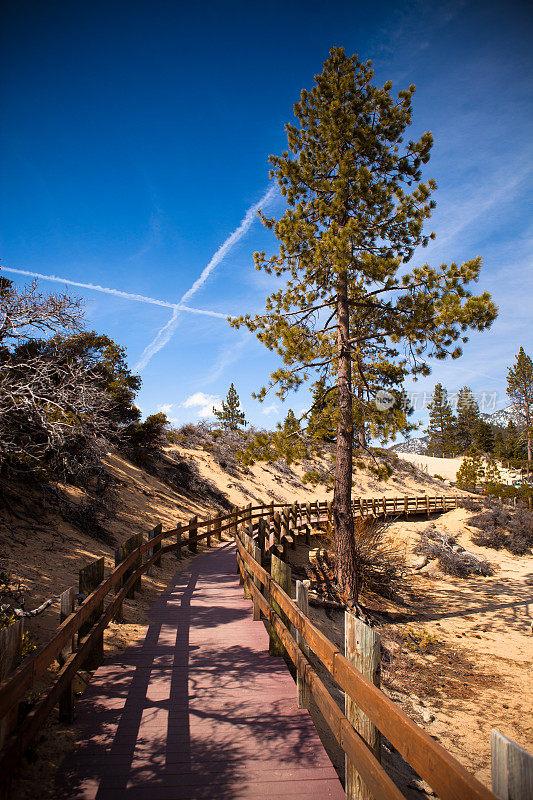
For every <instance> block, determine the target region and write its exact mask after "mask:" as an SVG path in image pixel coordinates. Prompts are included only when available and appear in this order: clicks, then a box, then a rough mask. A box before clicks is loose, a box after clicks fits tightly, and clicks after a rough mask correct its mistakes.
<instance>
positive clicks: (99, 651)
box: [78, 556, 104, 670]
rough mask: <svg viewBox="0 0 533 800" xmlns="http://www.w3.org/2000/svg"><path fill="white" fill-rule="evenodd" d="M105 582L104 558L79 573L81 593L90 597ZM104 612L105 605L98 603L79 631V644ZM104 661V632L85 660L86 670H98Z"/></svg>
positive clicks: (88, 565)
mask: <svg viewBox="0 0 533 800" xmlns="http://www.w3.org/2000/svg"><path fill="white" fill-rule="evenodd" d="M103 580H104V557H103V556H102V558H98V559H97V560H96V561H93V562H92V564H87V566H86V567H83V568H82V569H80V571H79V593H80V594H84V595H85V596H86V597H88V596H89V595H90V594H91V592H93V591H94V590H95V589H96V587H97V586H98V585H99V584H100V583H102V581H103ZM103 610H104V603H103V601H102V602H101V603H98V605H97V606H96V608H95V609H94V611H93V613H92V614H90V615H89V617H88V619H87V622H84V623H83V625H81V626H80V629H79V631H78V642H79V641H80V640H81V639H83V637H84V636H86V634H87V633H88V632H89V630H90V629H91V627H92V626H93V625H94V624H95V622H97V621H98V619H99V618H100V616H101V615H102V612H103ZM103 660H104V634H103V632H102V633H101V634H100V635H99V636H98V638H97V639H96V640H95V643H94V646H93V647H92V648H91V651H90V653H89V655H88V656H87V658H86V660H85V669H88V670H90V669H96V668H97V667H99V666H100V664H101V663H102V661H103Z"/></svg>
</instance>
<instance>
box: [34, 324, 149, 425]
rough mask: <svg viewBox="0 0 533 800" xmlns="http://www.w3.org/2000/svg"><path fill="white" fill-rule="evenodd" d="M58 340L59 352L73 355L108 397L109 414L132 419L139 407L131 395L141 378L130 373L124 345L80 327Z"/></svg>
mask: <svg viewBox="0 0 533 800" xmlns="http://www.w3.org/2000/svg"><path fill="white" fill-rule="evenodd" d="M55 341H58V342H59V347H60V349H59V352H60V353H62V354H63V355H64V358H65V360H66V361H71V360H72V359H77V360H79V361H81V362H82V363H83V364H84V365H85V367H86V369H87V370H91V371H92V372H93V373H94V374H95V375H96V376H97V377H98V380H99V382H100V384H101V386H102V388H103V389H104V390H105V391H106V393H107V394H108V395H109V397H110V398H111V400H112V406H111V409H110V415H111V417H112V419H113V421H114V422H115V423H117V424H125V423H129V422H134V421H136V420H138V419H139V417H140V411H139V409H138V408H136V407H135V405H134V402H133V401H134V399H135V395H136V394H137V392H138V391H139V389H140V388H141V378H140V377H139V376H138V375H133V374H132V373H131V370H130V369H129V367H128V365H127V362H126V349H125V348H124V347H121V346H120V345H118V344H117V343H116V342H114V341H113V340H112V339H110V338H109V336H105V335H104V334H97V333H96V331H81V332H80V333H77V334H75V335H73V336H69V337H68V338H64V339H57V340H52V342H51V343H50V344H54V343H55Z"/></svg>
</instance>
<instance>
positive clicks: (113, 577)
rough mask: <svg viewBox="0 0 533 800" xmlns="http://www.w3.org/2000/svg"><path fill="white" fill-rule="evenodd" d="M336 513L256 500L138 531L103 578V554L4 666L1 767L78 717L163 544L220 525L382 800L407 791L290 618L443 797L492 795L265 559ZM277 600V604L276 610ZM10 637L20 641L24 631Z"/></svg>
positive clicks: (431, 507) (404, 500)
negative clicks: (320, 671) (81, 694)
mask: <svg viewBox="0 0 533 800" xmlns="http://www.w3.org/2000/svg"><path fill="white" fill-rule="evenodd" d="M456 507H457V498H456V497H455V496H452V497H438V496H435V497H429V496H423V497H413V496H405V497H389V498H384V497H379V498H360V499H357V500H355V501H354V503H353V510H354V514H360V515H362V516H365V517H371V516H375V517H389V516H390V517H395V516H398V515H404V514H405V515H410V514H425V515H427V516H429V515H430V514H431V513H434V512H442V511H447V510H449V509H452V508H456ZM331 515H332V509H331V503H329V502H327V501H315V502H312V503H305V504H303V503H300V504H299V503H295V504H293V505H292V506H287V505H285V504H282V503H269V504H261V505H259V506H252V505H251V504H250V505H248V506H247V507H246V508H235V509H234V510H233V511H231V512H229V513H227V514H222V515H219V516H216V517H210V518H208V519H204V520H198V518H197V517H193V518H192V519H191V520H190V521H189V522H188V523H187V524H185V525H181V524H178V525H177V526H176V528H174V529H172V530H170V531H162V530H161V526H160V525H159V526H156V528H154V530H153V531H152V532H151V533H150V536H149V538H148V539H146V540H145V539H143V537H142V536H140V535H139V534H135V535H134V536H133V537H131V539H130V540H128V541H127V542H125V543H123V544H122V545H121V546H120V547H119V548H117V551H116V552H115V563H116V566H115V568H114V569H113V570H112V572H111V573H110V574H109V575H108V576H107V577H104V571H103V559H98V560H97V561H95V562H92V564H89V565H88V566H87V567H85V568H84V569H83V570H81V571H80V586H79V590H80V591H79V595H78V596H79V599H81V600H82V602H81V604H80V605H79V607H77V608H75V607H74V596H75V590H74V587H70V588H68V589H67V590H66V591H65V592H63V594H62V596H61V611H60V624H59V627H58V628H57V630H56V633H55V634H54V636H53V637H52V638H51V639H50V641H49V642H47V644H45V645H44V646H43V647H41V648H40V649H39V650H38V651H36V652H35V653H34V654H33V655H31V656H29V657H27V658H26V659H25V660H24V661H23V662H22V664H20V666H19V667H18V668H17V669H16V670H15V672H14V673H13V674H11V675H10V676H9V677H7V676H6V675H5V673H4V674H3V675H1V677H2V678H3V680H2V682H1V683H0V730H2V731H3V737H4V741H3V746H2V748H1V750H0V774H1V775H2V776H3V777H4V778H5V777H6V776H8V775H9V774H10V773H11V772H12V770H13V768H14V766H15V765H16V764H17V763H18V761H19V759H20V757H21V755H22V754H23V753H24V751H25V750H26V749H27V748H28V746H29V745H30V744H31V742H32V741H33V739H34V738H35V736H36V734H37V733H38V731H39V729H40V728H41V726H42V725H43V723H44V722H45V720H46V718H47V717H48V715H49V714H50V712H51V711H52V709H53V708H54V707H55V706H56V705H59V709H60V717H61V718H62V719H65V720H66V719H69V718H71V716H72V708H73V696H72V680H73V678H74V676H75V674H76V672H77V671H78V670H79V669H81V668H82V667H84V666H85V667H89V666H90V668H95V667H96V666H98V663H100V662H101V660H102V654H103V648H102V642H103V633H104V630H105V628H106V627H107V625H108V624H109V622H110V621H111V620H113V619H115V620H121V619H122V604H123V601H124V599H125V598H126V597H131V596H132V595H133V593H134V592H135V590H136V589H138V588H139V587H140V581H141V577H142V575H143V574H144V573H145V572H150V571H151V570H152V568H153V566H154V565H157V564H159V563H160V560H161V556H162V555H163V554H164V553H168V552H171V551H172V552H176V551H178V552H180V551H181V550H182V549H183V548H185V547H187V548H188V549H189V551H190V552H196V547H197V543H198V542H199V541H203V540H206V541H207V543H208V545H210V544H211V541H212V539H220V537H221V534H222V533H224V532H230V534H232V535H235V538H236V542H237V548H238V560H239V563H240V565H241V569H242V570H243V575H244V578H243V580H244V581H245V588H246V590H247V591H248V592H249V594H250V596H251V597H252V598H253V600H254V613H255V614H256V616H257V617H258V616H259V615H260V614H261V613H262V614H263V615H265V616H266V617H267V619H268V622H269V625H270V626H271V629H272V630H273V631H275V633H276V634H277V635H278V636H279V639H280V642H281V644H282V645H283V647H284V648H285V650H286V651H287V652H288V653H289V655H290V656H291V658H293V660H294V662H295V664H296V667H297V669H298V673H299V675H300V676H301V679H302V681H303V683H304V685H305V687H306V688H308V689H309V691H311V693H312V694H313V696H314V697H315V699H316V700H317V703H318V705H319V708H320V709H321V711H322V713H323V714H324V716H325V719H326V721H327V722H328V724H330V726H331V727H332V729H333V731H334V733H335V734H336V736H337V738H338V739H339V741H340V743H341V746H343V747H344V748H348V749H349V752H350V757H351V758H352V757H353V759H354V760H355V761H356V762H357V764H358V770H360V772H361V774H362V775H363V776H364V779H365V781H367V783H368V785H369V787H371V788H372V790H373V791H374V790H375V797H376V800H379V798H385V797H387V798H394V797H400V796H401V795H399V794H398V790H397V789H396V788H395V787H391V783H390V779H389V778H388V777H387V776H386V775H385V774H384V773H383V770H382V768H381V767H380V766H379V765H378V766H377V767H376V765H375V764H374V762H373V760H372V756H371V754H370V750H369V749H368V748H367V747H366V745H364V743H363V740H362V739H361V738H360V737H359V736H358V735H357V734H356V733H355V731H354V730H353V728H352V726H351V725H350V724H349V723H347V720H346V718H345V717H344V716H343V715H342V714H341V712H340V711H339V709H338V707H337V706H336V704H335V703H334V702H333V701H332V699H331V698H330V697H329V695H328V694H327V692H326V690H325V688H324V686H323V684H322V683H321V682H320V680H319V679H318V677H317V676H316V673H315V672H314V671H313V670H312V668H311V666H310V664H309V662H308V661H307V660H306V658H305V656H304V655H303V652H302V650H301V649H300V647H299V646H297V645H296V643H295V640H294V638H293V636H292V633H291V632H290V626H291V625H292V626H294V628H295V629H296V631H297V632H298V634H299V635H300V636H301V637H302V639H303V640H304V642H305V645H306V646H309V647H310V648H311V650H313V652H315V654H316V655H317V656H318V657H319V658H320V659H321V660H322V662H323V663H324V664H325V666H326V667H327V668H328V669H329V670H330V672H331V674H332V676H333V677H334V679H335V680H336V681H337V683H338V684H339V686H341V688H342V689H343V690H344V691H345V692H347V693H348V694H349V695H350V697H352V699H353V701H354V702H355V703H357V704H358V705H360V707H361V708H362V709H363V710H364V712H365V713H366V714H368V716H369V717H370V718H372V719H373V720H374V721H375V722H376V724H377V725H378V727H379V728H380V730H382V731H383V733H384V734H385V735H386V736H387V737H388V739H389V740H390V741H391V742H392V743H393V744H394V746H395V747H396V748H397V749H398V751H399V752H401V753H402V755H404V757H406V758H407V760H408V761H409V762H410V763H411V764H412V766H413V767H414V768H415V770H416V771H417V772H418V773H419V774H420V775H421V776H422V777H424V778H425V779H426V780H427V781H428V783H429V784H430V785H432V786H433V787H434V788H435V790H436V791H438V793H439V795H440V796H441V798H443V800H446V798H452V797H453V798H466V797H469V798H470V797H471V798H486V799H487V800H488V798H493V797H494V796H493V795H492V794H491V793H490V792H488V790H486V789H484V787H483V786H482V785H481V784H479V783H478V782H477V781H475V780H474V778H472V777H471V776H470V775H469V774H468V773H467V772H466V770H465V769H464V768H463V767H462V766H461V765H460V764H458V762H456V761H455V760H454V759H453V758H452V757H451V756H450V755H449V754H448V753H447V752H446V751H445V750H444V749H443V748H442V747H440V745H437V744H436V743H435V742H434V741H433V739H431V737H430V736H429V735H428V734H426V733H425V732H424V731H423V730H422V729H420V728H418V727H417V726H416V725H415V724H414V723H413V722H411V720H409V718H408V717H406V716H405V714H403V712H401V711H400V710H399V709H398V708H397V707H396V706H395V705H394V704H393V703H392V702H391V701H389V700H388V699H387V698H386V697H385V695H383V694H382V693H381V692H380V691H379V690H378V689H376V687H374V686H373V685H372V684H370V683H369V682H368V681H366V679H364V678H363V677H362V676H361V674H360V673H358V672H357V671H356V670H354V669H353V668H352V667H350V665H349V664H348V662H347V661H346V659H344V657H343V656H342V655H341V654H340V653H339V652H338V651H337V650H336V648H335V647H334V645H333V644H332V643H331V642H329V641H328V640H327V639H326V638H325V637H324V636H323V635H322V634H321V633H320V632H319V631H318V630H317V628H315V627H314V626H313V625H312V624H311V623H310V622H309V620H308V619H307V618H306V617H305V616H304V615H303V614H302V612H301V611H300V610H299V609H298V607H297V606H296V605H295V604H294V602H293V601H292V600H291V599H290V597H289V595H288V594H287V592H286V591H284V590H283V589H282V588H281V586H280V585H278V584H277V583H276V582H275V581H274V580H273V579H272V577H271V575H270V574H269V573H268V572H266V570H265V569H264V567H263V566H261V564H262V563H266V560H267V559H270V560H272V556H275V557H283V555H284V553H285V552H286V548H287V547H289V546H291V544H294V538H295V536H297V535H300V534H303V535H305V536H308V534H309V531H310V526H311V525H312V524H313V523H314V524H315V525H318V524H321V523H324V522H326V521H328V520H331ZM254 523H255V527H256V529H257V532H256V540H252V539H251V537H250V542H252V541H253V542H254V543H253V544H251V543H249V548H250V552H249V551H248V550H247V549H246V548H245V547H244V545H243V543H242V540H241V538H239V536H237V532H238V528H239V527H241V528H242V526H243V525H246V526H251V525H254ZM243 535H247V534H243ZM169 540H170V541H169ZM256 542H257V543H256ZM253 548H256V549H255V550H254V549H253ZM261 587H263V588H262V589H261ZM106 601H107V605H105V602H106ZM275 604H277V606H278V608H279V613H277V612H276V611H274V608H275ZM12 638H13V639H14V640H15V638H16V637H12ZM17 641H18V639H17ZM56 660H57V661H58V662H59V664H60V668H59V670H58V671H57V672H56V673H55V675H54V677H53V679H52V682H51V684H50V685H49V686H48V688H47V689H46V690H45V691H44V692H43V693H42V694H41V696H40V698H39V700H38V702H37V703H36V704H35V705H34V706H33V708H32V709H31V711H30V712H29V713H28V714H27V715H26V716H25V717H24V719H23V720H22V721H21V722H20V724H18V725H16V726H15V727H14V729H13V722H12V721H13V720H14V719H16V717H17V710H18V705H19V703H20V702H21V700H23V698H24V696H25V695H26V694H27V692H28V691H29V690H31V689H32V687H33V686H34V684H35V682H36V681H37V680H39V679H40V678H42V676H43V675H44V674H45V673H46V671H47V670H48V669H49V667H51V666H52V665H53V663H54V661H56ZM6 720H10V722H9V726H8V727H7V728H6V725H5V724H4V723H5V721H6ZM396 726H397V728H396ZM383 787H386V790H385V789H384V788H383ZM389 790H390V791H389ZM468 792H469V793H468Z"/></svg>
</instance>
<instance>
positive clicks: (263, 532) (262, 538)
mask: <svg viewBox="0 0 533 800" xmlns="http://www.w3.org/2000/svg"><path fill="white" fill-rule="evenodd" d="M267 531H268V528H267V522H266V519H264V517H261V518H260V520H259V527H258V531H257V544H258V546H259V552H260V554H261V557H260V559H259V563H260V564H261V566H262V567H264V566H265V560H266V538H267Z"/></svg>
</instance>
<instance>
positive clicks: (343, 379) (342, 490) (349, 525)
mask: <svg viewBox="0 0 533 800" xmlns="http://www.w3.org/2000/svg"><path fill="white" fill-rule="evenodd" d="M337 324H338V329H337V357H338V371H337V377H338V380H337V384H338V388H337V392H338V403H339V421H338V426H337V457H336V461H335V494H334V498H333V523H334V528H335V550H336V560H337V581H338V584H339V589H340V591H341V592H343V593H345V595H346V598H347V600H354V601H355V602H357V600H358V586H357V570H356V563H355V543H354V531H353V516H352V459H353V413H352V362H351V357H350V346H349V345H348V344H347V342H348V340H349V338H350V330H349V307H348V278H347V273H346V272H342V273H340V274H339V277H338V281H337Z"/></svg>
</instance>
